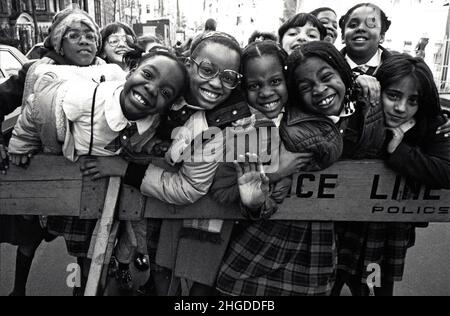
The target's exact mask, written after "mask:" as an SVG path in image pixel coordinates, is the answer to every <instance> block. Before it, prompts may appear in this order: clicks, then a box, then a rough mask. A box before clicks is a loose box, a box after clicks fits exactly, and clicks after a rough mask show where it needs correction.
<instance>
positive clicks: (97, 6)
mask: <svg viewBox="0 0 450 316" xmlns="http://www.w3.org/2000/svg"><path fill="white" fill-rule="evenodd" d="M94 10H95V22H96V23H97V24H98V25H101V24H102V6H101V3H100V0H94Z"/></svg>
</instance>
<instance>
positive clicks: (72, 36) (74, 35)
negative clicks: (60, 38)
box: [64, 31, 97, 44]
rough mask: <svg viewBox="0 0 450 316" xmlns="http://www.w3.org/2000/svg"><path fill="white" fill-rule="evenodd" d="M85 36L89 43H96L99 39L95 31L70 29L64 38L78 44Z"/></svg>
mask: <svg viewBox="0 0 450 316" xmlns="http://www.w3.org/2000/svg"><path fill="white" fill-rule="evenodd" d="M83 36H84V38H85V39H86V41H87V42H89V43H95V42H96V41H97V36H96V35H95V33H94V32H80V31H69V32H67V34H66V35H65V36H64V38H65V39H67V40H68V41H69V42H70V43H72V44H78V43H79V42H80V40H81V38H82V37H83Z"/></svg>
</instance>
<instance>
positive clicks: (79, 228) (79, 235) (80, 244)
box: [47, 216, 97, 258]
mask: <svg viewBox="0 0 450 316" xmlns="http://www.w3.org/2000/svg"><path fill="white" fill-rule="evenodd" d="M96 224H97V220H96V219H94V220H84V219H80V218H78V217H53V216H50V217H49V218H48V221H47V230H48V231H49V232H50V233H51V234H53V235H56V236H62V237H64V239H65V241H66V246H67V251H68V253H69V254H70V255H71V256H73V257H77V258H86V257H87V255H88V253H89V246H90V244H91V239H92V234H93V233H94V229H95V226H96Z"/></svg>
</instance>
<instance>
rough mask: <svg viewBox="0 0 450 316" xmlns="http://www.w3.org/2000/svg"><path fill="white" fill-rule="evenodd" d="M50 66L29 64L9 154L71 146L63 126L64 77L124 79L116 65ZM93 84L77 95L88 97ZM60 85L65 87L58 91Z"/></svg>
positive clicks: (55, 150) (59, 149) (47, 151)
mask: <svg viewBox="0 0 450 316" xmlns="http://www.w3.org/2000/svg"><path fill="white" fill-rule="evenodd" d="M51 67H52V66H47V65H43V64H38V63H36V64H34V65H33V66H32V72H30V73H29V75H28V76H29V78H28V77H27V82H26V84H25V87H26V90H27V91H26V93H24V101H25V102H24V108H23V110H22V113H21V114H20V116H19V119H18V121H17V123H16V126H15V127H14V131H13V136H12V138H11V140H10V143H9V152H11V153H13V154H26V153H29V152H41V151H42V152H44V153H51V154H61V153H62V152H63V144H64V148H65V149H67V146H73V142H72V141H71V133H70V131H69V129H68V128H67V126H68V124H69V123H68V121H67V118H66V116H65V114H64V112H63V103H64V102H65V101H66V100H65V96H66V93H67V90H68V88H70V87H68V85H64V79H70V78H71V79H74V78H80V79H81V80H87V81H89V82H90V81H92V80H94V81H96V82H99V80H100V78H101V77H102V76H103V77H105V79H107V80H108V81H112V80H114V79H115V80H121V81H124V80H125V77H124V73H123V72H122V71H118V70H120V69H119V67H118V66H116V65H105V64H104V65H99V66H92V67H76V66H57V68H51ZM48 69H52V71H53V72H47V70H48ZM30 71H31V70H30ZM44 73H45V75H44V76H42V75H41V74H44ZM56 73H57V74H56ZM55 79H58V80H55ZM29 80H32V81H29ZM95 86H96V84H95V83H93V84H92V89H90V90H89V89H87V90H84V89H82V91H77V93H78V96H79V97H80V98H83V97H84V96H86V97H87V98H90V99H92V97H93V94H94V89H95ZM60 88H64V89H65V90H64V91H63V92H61V91H58V90H59V89H60ZM99 90H100V89H99ZM56 92H58V93H56ZM105 93H106V94H107V93H108V92H107V91H106V92H105ZM25 97H26V99H25ZM100 99H101V98H100Z"/></svg>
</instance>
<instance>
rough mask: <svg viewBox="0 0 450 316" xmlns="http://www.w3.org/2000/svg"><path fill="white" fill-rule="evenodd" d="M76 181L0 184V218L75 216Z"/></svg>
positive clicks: (77, 211) (78, 190) (78, 191)
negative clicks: (0, 215) (5, 216)
mask: <svg viewBox="0 0 450 316" xmlns="http://www.w3.org/2000/svg"><path fill="white" fill-rule="evenodd" d="M80 196H81V181H80V180H60V181H31V182H29V181H25V182H17V181H13V182H0V214H9V215H15V214H21V215H46V216H49V215H52V216H79V214H80Z"/></svg>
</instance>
